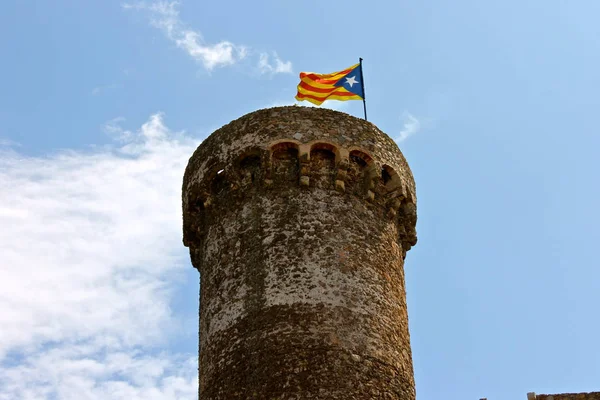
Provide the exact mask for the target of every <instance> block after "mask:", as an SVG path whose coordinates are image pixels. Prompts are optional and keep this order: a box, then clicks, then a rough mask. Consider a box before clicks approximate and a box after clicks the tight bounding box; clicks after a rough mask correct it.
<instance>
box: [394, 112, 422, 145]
mask: <svg viewBox="0 0 600 400" xmlns="http://www.w3.org/2000/svg"><path fill="white" fill-rule="evenodd" d="M400 119H401V120H402V123H403V124H404V125H403V127H402V130H401V131H400V133H399V134H398V137H397V138H396V141H398V142H401V141H403V140H405V139H406V138H408V137H409V136H412V135H414V134H415V133H417V132H418V131H419V130H420V129H421V122H420V121H419V120H418V119H417V118H415V117H414V116H413V115H412V114H411V113H409V112H408V111H404V112H403V113H402V115H401V116H400Z"/></svg>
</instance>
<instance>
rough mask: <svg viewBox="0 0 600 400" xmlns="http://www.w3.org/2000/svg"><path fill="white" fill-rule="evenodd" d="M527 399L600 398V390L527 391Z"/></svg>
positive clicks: (576, 399) (571, 399)
mask: <svg viewBox="0 0 600 400" xmlns="http://www.w3.org/2000/svg"><path fill="white" fill-rule="evenodd" d="M527 400H600V392H591V393H561V394H535V393H528V394H527Z"/></svg>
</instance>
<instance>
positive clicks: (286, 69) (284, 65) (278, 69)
mask: <svg viewBox="0 0 600 400" xmlns="http://www.w3.org/2000/svg"><path fill="white" fill-rule="evenodd" d="M273 62H274V64H271V63H270V61H269V55H268V54H267V53H261V54H260V58H259V60H258V69H259V70H260V72H261V73H263V74H280V73H286V74H291V73H292V62H291V61H285V62H284V61H282V60H281V59H280V58H279V56H278V55H277V53H273Z"/></svg>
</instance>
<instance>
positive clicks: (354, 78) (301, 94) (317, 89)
mask: <svg viewBox="0 0 600 400" xmlns="http://www.w3.org/2000/svg"><path fill="white" fill-rule="evenodd" d="M364 97H365V94H364V86H363V82H362V70H361V65H360V64H354V65H353V66H351V67H349V68H346V69H345V70H343V71H338V72H332V73H331V74H315V73H314V72H300V83H299V84H298V94H296V100H300V101H303V100H306V101H310V102H311V103H313V104H316V105H318V106H320V105H321V103H323V102H324V101H325V100H341V101H346V100H363V99H364Z"/></svg>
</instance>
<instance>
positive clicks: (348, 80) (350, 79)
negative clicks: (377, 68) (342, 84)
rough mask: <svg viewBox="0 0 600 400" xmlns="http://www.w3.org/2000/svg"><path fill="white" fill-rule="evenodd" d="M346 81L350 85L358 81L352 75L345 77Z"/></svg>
mask: <svg viewBox="0 0 600 400" xmlns="http://www.w3.org/2000/svg"><path fill="white" fill-rule="evenodd" d="M346 83H347V84H348V85H350V87H352V85H354V84H355V83H358V81H357V80H356V79H355V78H354V76H351V77H350V78H346Z"/></svg>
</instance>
